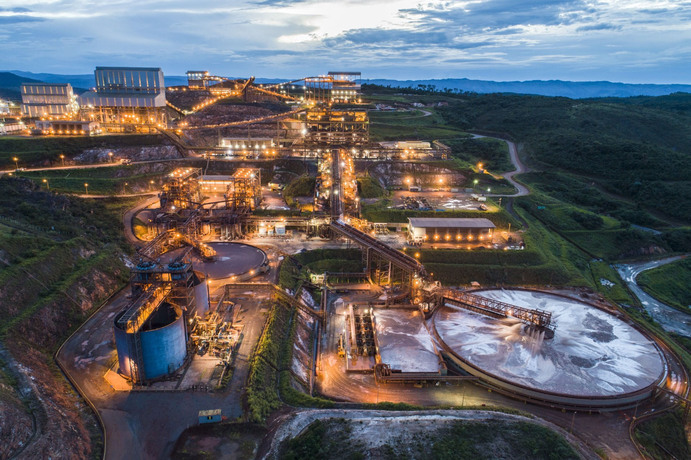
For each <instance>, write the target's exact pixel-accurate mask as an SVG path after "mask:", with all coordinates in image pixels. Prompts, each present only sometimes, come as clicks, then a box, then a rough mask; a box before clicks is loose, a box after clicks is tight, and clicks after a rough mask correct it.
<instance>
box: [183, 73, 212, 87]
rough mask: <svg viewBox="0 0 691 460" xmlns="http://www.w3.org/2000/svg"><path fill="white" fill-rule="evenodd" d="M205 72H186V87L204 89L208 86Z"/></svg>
mask: <svg viewBox="0 0 691 460" xmlns="http://www.w3.org/2000/svg"><path fill="white" fill-rule="evenodd" d="M208 76H209V72H208V71H207V70H188V71H187V86H188V87H189V88H191V89H206V88H207V87H208V86H209V80H208V78H207V77H208Z"/></svg>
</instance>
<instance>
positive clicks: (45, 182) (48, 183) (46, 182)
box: [43, 179, 50, 190]
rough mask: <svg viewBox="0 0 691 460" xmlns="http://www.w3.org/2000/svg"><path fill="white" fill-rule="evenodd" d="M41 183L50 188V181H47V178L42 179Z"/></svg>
mask: <svg viewBox="0 0 691 460" xmlns="http://www.w3.org/2000/svg"><path fill="white" fill-rule="evenodd" d="M43 183H44V184H46V187H48V190H50V182H48V179H43Z"/></svg>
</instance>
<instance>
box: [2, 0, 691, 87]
mask: <svg viewBox="0 0 691 460" xmlns="http://www.w3.org/2000/svg"><path fill="white" fill-rule="evenodd" d="M97 65H137V66H160V67H162V68H163V70H164V72H165V73H166V74H168V75H182V74H184V72H185V71H186V70H189V69H208V70H210V71H211V72H212V73H215V74H220V75H228V76H238V77H240V76H248V75H255V76H258V77H286V78H287V77H304V76H309V75H318V74H323V73H326V72H327V71H329V70H360V71H362V73H363V78H395V79H422V78H463V77H466V78H473V79H487V80H501V81H506V80H532V79H540V80H547V79H562V80H580V81H584V80H610V81H623V82H629V83H691V1H686V0H471V1H457V2H453V1H452V2H447V1H437V2H424V1H422V2H421V1H416V0H340V1H331V0H328V1H327V0H256V1H246V0H226V1H222V0H109V1H102V0H0V69H19V70H28V71H32V72H53V73H73V74H77V73H90V72H92V71H93V68H94V67H95V66H97Z"/></svg>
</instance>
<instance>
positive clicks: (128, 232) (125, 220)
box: [122, 198, 158, 246]
mask: <svg viewBox="0 0 691 460" xmlns="http://www.w3.org/2000/svg"><path fill="white" fill-rule="evenodd" d="M157 201H158V198H146V199H144V200H142V201H140V202H139V203H137V205H136V206H135V207H133V208H132V209H129V210H128V211H127V212H125V214H124V215H123V216H122V224H123V227H124V229H125V238H127V241H129V242H130V243H132V244H134V245H135V246H137V245H140V244H142V243H143V242H142V241H141V240H140V239H139V238H137V237H136V236H135V235H134V230H133V229H132V223H133V219H134V216H136V215H137V213H138V212H139V211H141V210H142V209H144V208H148V207H149V206H151V205H153V204H154V203H156V202H157Z"/></svg>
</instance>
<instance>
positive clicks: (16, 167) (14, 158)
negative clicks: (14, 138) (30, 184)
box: [12, 157, 19, 169]
mask: <svg viewBox="0 0 691 460" xmlns="http://www.w3.org/2000/svg"><path fill="white" fill-rule="evenodd" d="M12 161H14V166H15V169H19V158H17V157H12Z"/></svg>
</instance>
